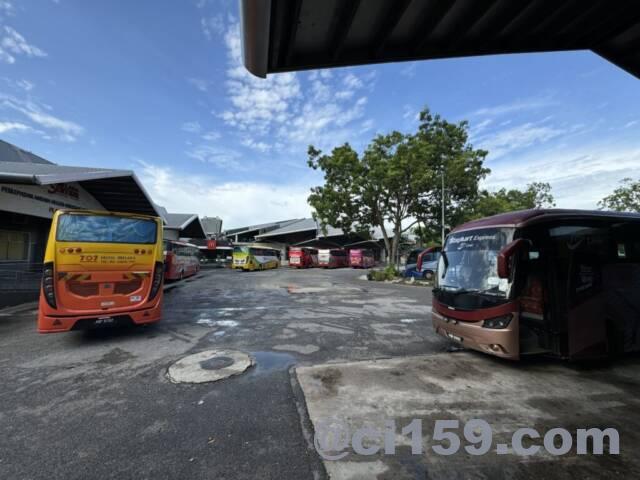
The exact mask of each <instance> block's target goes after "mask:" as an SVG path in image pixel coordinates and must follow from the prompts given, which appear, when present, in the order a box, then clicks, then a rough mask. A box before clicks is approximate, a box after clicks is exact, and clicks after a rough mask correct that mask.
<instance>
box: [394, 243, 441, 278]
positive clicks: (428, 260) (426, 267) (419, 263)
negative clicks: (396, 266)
mask: <svg viewBox="0 0 640 480" xmlns="http://www.w3.org/2000/svg"><path fill="white" fill-rule="evenodd" d="M440 250H441V248H440V247H429V248H416V249H415V250H412V251H411V253H409V256H408V257H407V264H406V266H405V269H404V272H403V275H404V277H405V278H411V277H413V278H417V279H420V280H433V277H434V275H435V272H436V268H437V265H438V259H439V258H440Z"/></svg>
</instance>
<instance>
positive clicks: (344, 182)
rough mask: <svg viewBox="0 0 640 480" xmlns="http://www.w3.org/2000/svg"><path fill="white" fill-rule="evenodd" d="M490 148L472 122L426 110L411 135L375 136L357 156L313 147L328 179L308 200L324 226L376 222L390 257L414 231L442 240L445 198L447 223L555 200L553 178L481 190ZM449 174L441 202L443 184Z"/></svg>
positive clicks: (343, 149) (359, 228) (344, 148)
mask: <svg viewBox="0 0 640 480" xmlns="http://www.w3.org/2000/svg"><path fill="white" fill-rule="evenodd" d="M487 153H488V152H486V151H485V150H481V149H475V148H473V146H472V145H471V144H470V143H469V134H468V123H467V122H466V121H462V122H459V123H451V122H448V121H446V120H445V119H443V118H442V117H441V116H440V115H436V114H432V113H431V112H430V111H429V109H428V108H425V109H424V110H423V111H422V112H421V113H420V123H419V126H418V129H417V131H416V132H414V133H409V134H406V133H400V132H397V131H394V132H391V133H388V134H385V135H377V136H376V137H375V138H374V139H373V140H372V141H371V143H370V144H369V145H368V146H367V147H366V148H365V150H364V152H363V153H362V154H358V152H356V151H355V150H354V149H353V148H352V147H351V145H349V144H348V143H345V144H344V145H341V146H339V147H336V148H334V149H333V150H332V151H331V153H330V154H324V153H323V152H321V151H320V150H318V149H316V148H315V147H314V146H310V147H309V151H308V155H309V158H308V164H309V166H310V167H311V168H313V169H314V170H320V171H322V172H323V174H324V185H321V186H317V187H314V188H312V189H311V195H310V196H309V198H308V201H309V204H310V205H311V206H312V207H313V209H314V218H315V219H316V220H317V221H318V222H319V223H320V225H321V226H323V228H324V227H326V226H327V225H333V226H335V227H338V228H341V229H342V230H343V231H345V232H354V231H356V232H369V231H371V230H372V229H373V228H379V229H380V231H381V232H382V237H383V238H384V242H385V247H386V249H387V252H389V254H390V257H391V259H394V260H395V259H396V254H397V252H398V248H399V245H400V242H401V239H402V236H403V234H405V233H406V232H407V231H409V230H410V229H413V233H414V234H417V235H418V236H419V237H420V238H421V239H422V241H423V242H424V243H437V242H438V241H439V239H440V231H441V223H442V222H441V211H442V206H443V201H444V209H445V228H446V229H450V228H451V227H453V226H456V225H459V224H460V223H463V222H466V221H468V220H472V219H475V218H481V217H485V216H489V215H495V214H497V213H502V212H507V211H512V210H522V209H528V208H543V207H551V206H554V205H555V204H554V202H553V195H552V194H551V186H550V185H549V184H548V183H531V184H529V185H527V188H526V189H524V190H517V189H510V190H507V189H505V188H502V189H500V190H497V191H495V192H490V191H487V190H482V189H480V187H479V185H480V182H481V181H482V180H483V179H484V178H485V177H486V176H487V175H488V174H489V173H490V170H489V169H488V168H486V167H485V166H484V160H485V158H486V156H487ZM443 180H444V186H445V188H444V200H443V190H442V182H443Z"/></svg>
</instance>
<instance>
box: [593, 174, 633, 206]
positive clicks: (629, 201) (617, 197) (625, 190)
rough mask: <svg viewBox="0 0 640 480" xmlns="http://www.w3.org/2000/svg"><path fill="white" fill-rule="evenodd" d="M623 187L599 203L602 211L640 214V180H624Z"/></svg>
mask: <svg viewBox="0 0 640 480" xmlns="http://www.w3.org/2000/svg"><path fill="white" fill-rule="evenodd" d="M620 183H622V186H620V187H618V188H616V189H615V190H614V191H613V193H611V194H610V195H607V196H606V197H604V198H603V199H602V200H600V201H599V202H598V206H599V207H600V209H601V210H613V211H616V212H640V180H637V181H633V179H631V178H623V179H622V180H621V181H620Z"/></svg>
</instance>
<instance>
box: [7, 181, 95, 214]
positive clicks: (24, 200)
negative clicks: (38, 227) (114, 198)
mask: <svg viewBox="0 0 640 480" xmlns="http://www.w3.org/2000/svg"><path fill="white" fill-rule="evenodd" d="M61 208H80V209H86V210H105V208H104V207H103V206H102V205H101V204H100V202H98V201H97V200H96V199H95V198H93V196H91V195H90V194H89V193H88V192H87V191H86V190H84V189H83V188H82V187H81V186H80V185H79V184H78V183H56V184H52V185H22V184H8V183H0V210H4V211H6V212H15V213H22V214H24V215H32V216H35V217H42V218H51V217H52V216H53V212H55V211H56V210H59V209H61Z"/></svg>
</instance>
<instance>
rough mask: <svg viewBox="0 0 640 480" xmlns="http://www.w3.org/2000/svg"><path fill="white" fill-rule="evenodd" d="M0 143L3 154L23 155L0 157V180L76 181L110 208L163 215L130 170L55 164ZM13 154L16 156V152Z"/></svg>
mask: <svg viewBox="0 0 640 480" xmlns="http://www.w3.org/2000/svg"><path fill="white" fill-rule="evenodd" d="M0 143H1V144H0V154H2V155H4V154H5V153H6V152H19V155H22V156H24V158H22V160H19V161H12V162H7V161H0V182H1V183H20V184H31V185H51V184H56V183H74V182H77V183H79V184H80V185H82V187H83V188H84V189H85V190H86V191H87V192H89V193H90V194H91V195H92V196H93V197H94V198H95V199H96V200H98V202H100V203H101V204H102V206H103V207H104V208H106V209H107V210H110V211H112V212H130V213H141V214H145V215H154V216H162V215H160V213H159V212H158V210H157V209H156V206H155V204H154V203H153V201H152V200H151V197H150V196H149V195H148V193H147V192H146V190H145V189H144V187H143V186H142V184H141V183H140V182H139V181H138V179H137V177H136V176H135V174H134V173H133V172H132V171H130V170H115V169H108V168H90V167H69V166H64V165H56V164H54V163H51V162H48V161H47V160H45V159H43V158H40V157H38V156H37V155H33V154H32V153H29V152H26V151H25V150H22V149H20V148H18V147H16V146H15V145H11V144H10V143H7V142H2V141H0ZM7 156H8V154H7ZM0 158H6V156H4V157H0ZM11 158H13V159H14V160H15V156H13V157H11Z"/></svg>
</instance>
